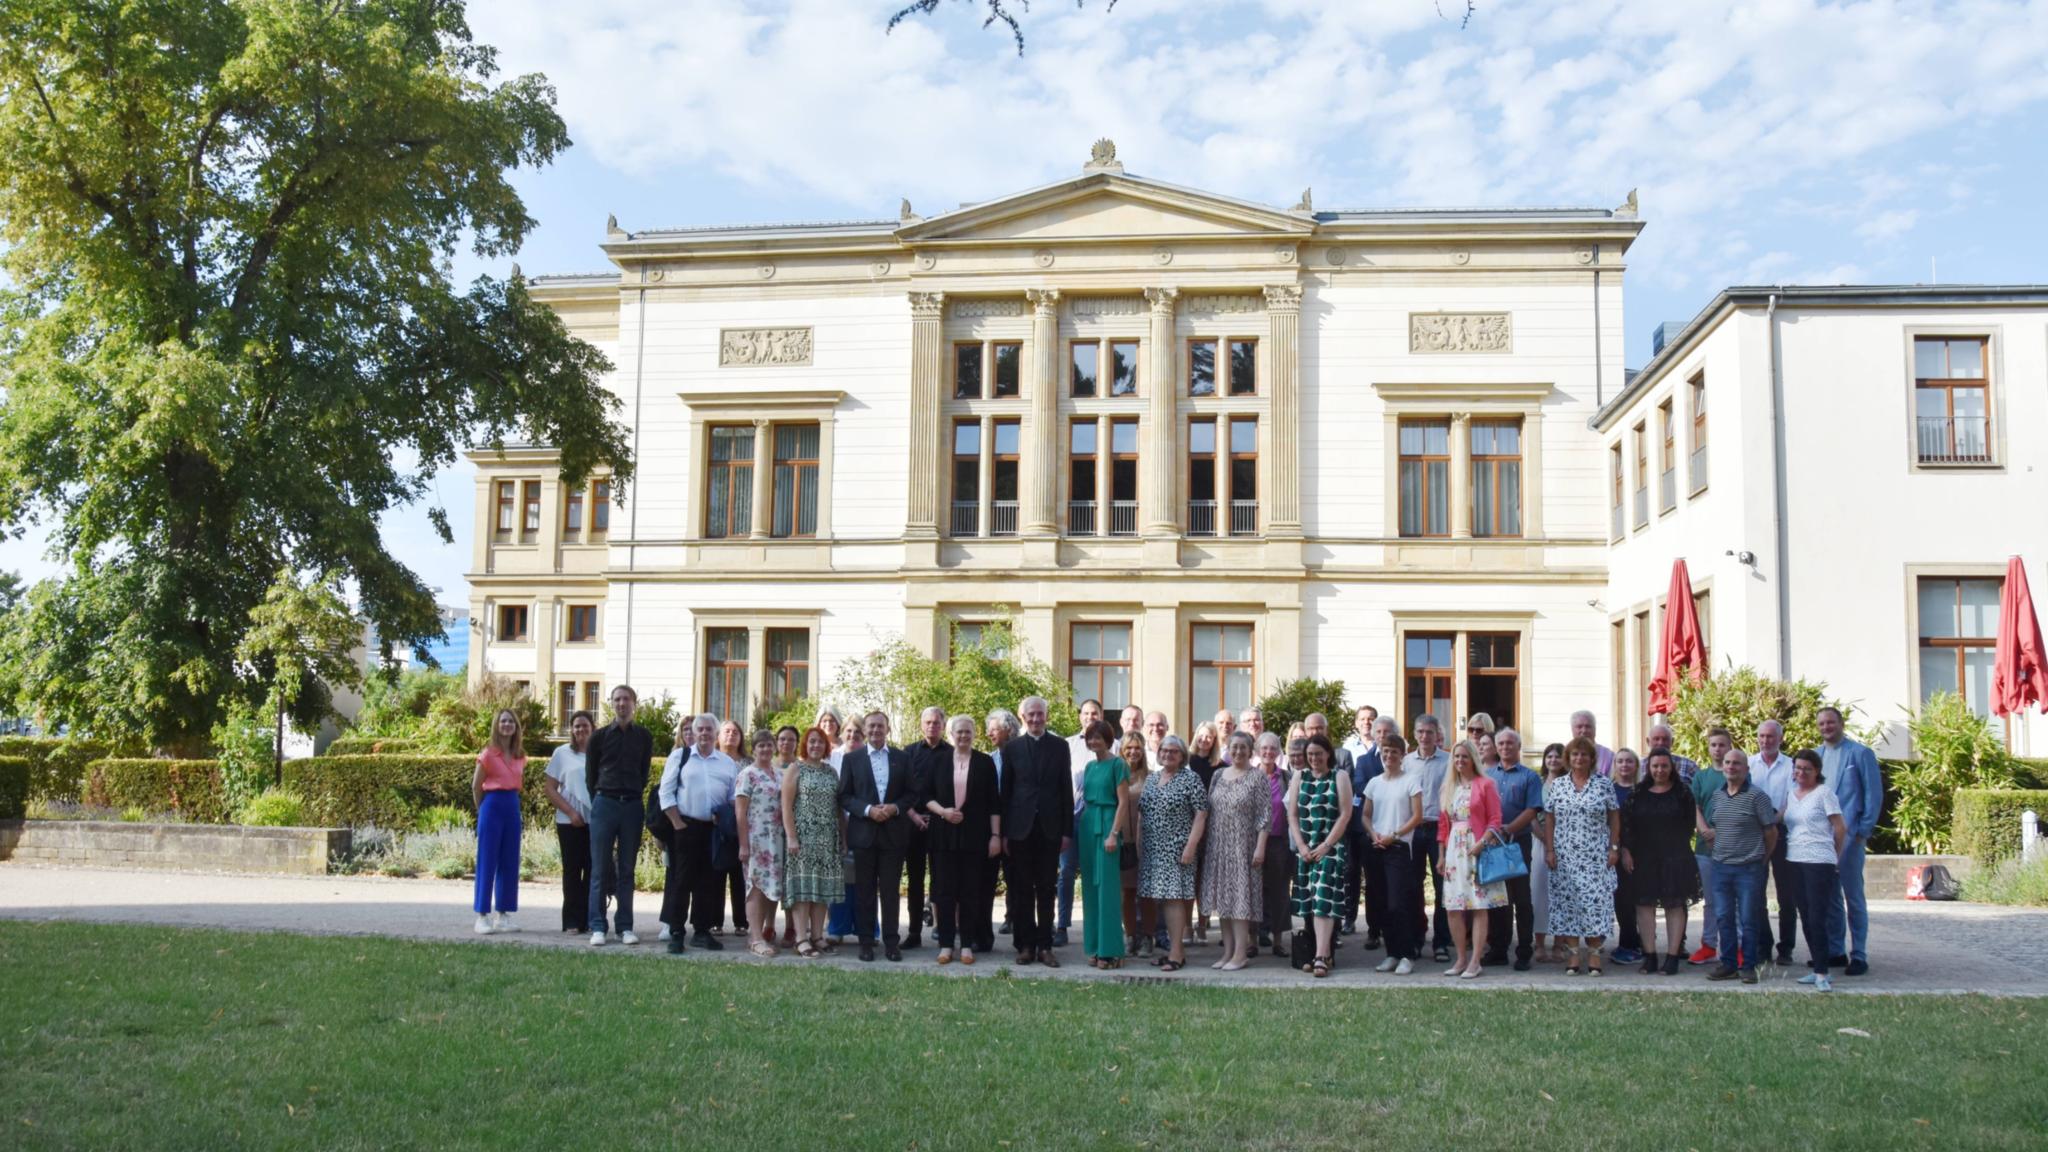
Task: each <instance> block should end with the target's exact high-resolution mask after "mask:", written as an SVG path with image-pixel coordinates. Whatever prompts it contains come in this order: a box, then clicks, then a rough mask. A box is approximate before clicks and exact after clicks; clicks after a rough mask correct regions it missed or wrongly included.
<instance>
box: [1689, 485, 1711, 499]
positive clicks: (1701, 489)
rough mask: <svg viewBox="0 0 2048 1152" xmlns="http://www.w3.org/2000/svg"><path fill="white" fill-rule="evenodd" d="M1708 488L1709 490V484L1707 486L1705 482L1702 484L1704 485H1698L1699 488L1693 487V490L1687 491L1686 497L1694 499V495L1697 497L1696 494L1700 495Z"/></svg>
mask: <svg viewBox="0 0 2048 1152" xmlns="http://www.w3.org/2000/svg"><path fill="white" fill-rule="evenodd" d="M1706 490H1707V486H1706V485H1705V484H1702V485H1700V486H1699V487H1697V488H1695V489H1693V490H1692V491H1690V492H1688V493H1686V494H1685V498H1686V499H1688V500H1690V499H1692V498H1693V497H1695V496H1697V495H1699V494H1700V493H1702V492H1705V491H1706Z"/></svg>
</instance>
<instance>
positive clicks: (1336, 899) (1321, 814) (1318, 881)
mask: <svg viewBox="0 0 2048 1152" xmlns="http://www.w3.org/2000/svg"><path fill="white" fill-rule="evenodd" d="M1337 801H1338V795H1337V773H1335V772H1334V771H1333V772H1329V773H1327V774H1325V775H1323V776H1317V775H1316V774H1315V773H1313V772H1304V773H1302V774H1301V791H1300V793H1299V794H1298V795H1297V796H1296V797H1295V801H1294V803H1295V815H1296V816H1297V817H1298V818H1299V819H1300V821H1301V839H1302V842H1303V843H1305V844H1307V845H1308V846H1309V847H1311V848H1313V847H1315V846H1316V845H1318V844H1320V843H1322V842H1323V840H1324V838H1326V837H1328V836H1329V834H1330V829H1332V828H1335V827H1336V826H1337ZM1349 852H1350V847H1349V846H1348V845H1346V844H1345V843H1344V842H1343V841H1341V840H1340V841H1338V842H1337V845H1336V847H1334V848H1332V849H1331V850H1330V854H1329V855H1328V856H1325V857H1323V858H1322V859H1321V860H1318V861H1316V862H1315V863H1313V864H1311V863H1309V861H1308V859H1307V858H1306V857H1302V856H1297V857H1295V858H1294V914H1295V915H1296V916H1299V917H1301V918H1302V919H1304V920H1306V919H1308V918H1309V917H1311V916H1322V917H1325V918H1334V917H1335V916H1336V915H1337V914H1338V908H1339V906H1340V905H1341V904H1342V903H1343V900H1344V860H1345V858H1346V856H1347V855H1348V854H1349Z"/></svg>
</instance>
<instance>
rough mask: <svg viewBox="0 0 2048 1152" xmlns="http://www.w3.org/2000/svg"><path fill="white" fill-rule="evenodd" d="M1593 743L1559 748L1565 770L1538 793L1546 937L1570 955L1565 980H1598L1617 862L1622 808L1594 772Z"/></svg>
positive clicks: (1574, 742) (1611, 912)
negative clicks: (1546, 871)
mask: <svg viewBox="0 0 2048 1152" xmlns="http://www.w3.org/2000/svg"><path fill="white" fill-rule="evenodd" d="M1596 755H1597V753H1596V752H1595V751H1594V748H1593V742H1592V741H1591V740H1588V739H1586V738H1585V737H1583V736H1580V737H1576V738H1574V739H1573V740H1572V742H1571V743H1569V744H1567V745H1565V747H1564V759H1565V763H1566V765H1568V766H1569V770H1568V771H1567V772H1566V774H1565V775H1563V776H1559V777H1557V778H1555V779H1553V780H1552V781H1551V782H1550V783H1549V784H1548V785H1547V786H1545V788H1544V789H1543V812H1544V815H1545V816H1546V817H1547V819H1546V820H1545V822H1544V824H1543V858H1544V862H1545V863H1547V864H1548V865H1549V866H1550V934H1551V936H1552V938H1553V942H1554V943H1555V944H1556V945H1557V946H1558V947H1561V948H1567V949H1569V950H1570V951H1571V952H1572V957H1571V963H1570V966H1569V967H1567V968H1566V969H1565V974H1566V975H1568V976H1576V975H1578V974H1579V972H1580V971H1581V970H1582V969H1583V970H1587V971H1590V972H1592V974H1593V975H1595V976H1598V975H1600V972H1601V968H1600V945H1601V944H1602V943H1603V942H1604V941H1605V938H1606V936H1607V925H1608V922H1609V921H1610V920H1612V919H1613V917H1614V868H1615V865H1616V864H1618V863H1620V859H1621V804H1620V802H1619V801H1618V800H1617V799H1616V798H1615V795H1614V785H1613V784H1612V783H1611V782H1610V781H1609V780H1608V779H1607V777H1605V776H1602V775H1600V774H1598V773H1597V772H1595V771H1594V770H1593V764H1594V759H1595V756H1596Z"/></svg>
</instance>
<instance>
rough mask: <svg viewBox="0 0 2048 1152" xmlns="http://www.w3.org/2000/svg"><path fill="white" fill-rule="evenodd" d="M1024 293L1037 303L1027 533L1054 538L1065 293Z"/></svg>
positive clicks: (1026, 486) (1026, 495)
mask: <svg viewBox="0 0 2048 1152" xmlns="http://www.w3.org/2000/svg"><path fill="white" fill-rule="evenodd" d="M1024 296H1025V298H1026V299H1028V300H1030V301H1031V422H1030V423H1029V424H1028V425H1027V426H1026V427H1025V429H1024V432H1025V435H1026V436H1028V437H1029V438H1030V439H1029V443H1030V445H1031V447H1030V449H1029V451H1028V452H1027V453H1026V454H1025V456H1026V458H1025V460H1024V464H1025V471H1024V524H1023V528H1022V531H1023V534H1024V535H1026V536H1052V535H1056V534H1057V533H1058V532H1059V513H1058V511H1057V509H1055V508H1054V507H1053V504H1054V502H1055V500H1056V498H1057V497H1058V495H1059V489H1060V486H1059V483H1058V476H1059V467H1060V428H1059V424H1060V394H1059V343H1060V330H1059V317H1060V291H1059V289H1057V288H1031V289H1027V290H1026V291H1025V293H1024Z"/></svg>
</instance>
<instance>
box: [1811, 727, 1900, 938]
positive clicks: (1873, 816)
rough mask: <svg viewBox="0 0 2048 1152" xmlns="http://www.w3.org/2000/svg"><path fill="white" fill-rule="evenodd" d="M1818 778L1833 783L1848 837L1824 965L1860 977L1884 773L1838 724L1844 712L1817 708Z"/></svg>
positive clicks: (1830, 903)
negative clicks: (1867, 875)
mask: <svg viewBox="0 0 2048 1152" xmlns="http://www.w3.org/2000/svg"><path fill="white" fill-rule="evenodd" d="M1818 719H1819V724H1820V739H1821V744H1820V763H1821V775H1822V776H1824V777H1826V778H1827V780H1828V781H1829V782H1830V783H1832V784H1833V785H1834V789H1835V799H1836V800H1837V801H1838V802H1840V804H1841V805H1842V823H1843V824H1845V825H1847V826H1848V830H1849V835H1848V837H1847V838H1846V839H1845V840H1843V842H1842V855H1841V860H1840V861H1839V863H1838V866H1837V872H1838V874H1839V878H1840V881H1841V886H1842V893H1841V897H1840V898H1839V899H1835V900H1830V901H1828V914H1827V935H1828V963H1829V964H1830V965H1835V964H1841V965H1844V967H1843V970H1842V974H1843V975H1844V976H1861V975H1863V974H1864V973H1866V972H1868V971H1870V956H1869V954H1868V952H1866V951H1865V949H1866V948H1867V947H1868V946H1869V943H1870V907H1869V905H1868V904H1866V903H1865V902H1864V899H1863V854H1864V852H1865V851H1866V850H1867V848H1868V846H1869V842H1870V834H1871V833H1872V832H1875V831H1876V830H1877V814H1878V811H1879V810H1880V809H1881V808H1883V807H1884V771H1883V769H1882V768H1881V767H1880V766H1879V764H1878V762H1877V753H1875V752H1872V751H1871V750H1870V746H1869V745H1867V744H1859V743H1857V742H1856V741H1854V740H1851V739H1849V736H1848V733H1847V732H1846V731H1845V730H1844V725H1843V723H1842V711H1841V709H1839V708H1834V707H1828V708H1823V709H1821V710H1820V716H1819V718H1818Z"/></svg>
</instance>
